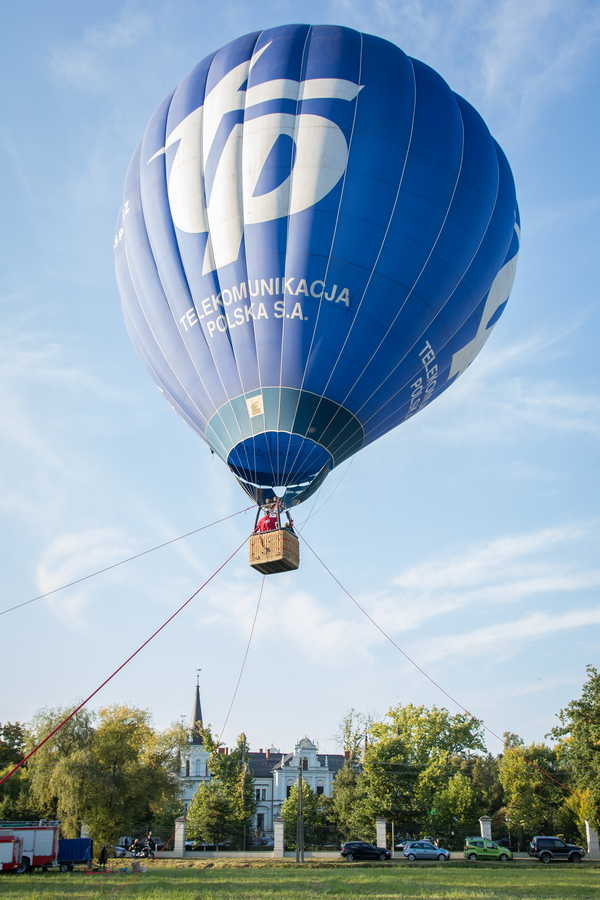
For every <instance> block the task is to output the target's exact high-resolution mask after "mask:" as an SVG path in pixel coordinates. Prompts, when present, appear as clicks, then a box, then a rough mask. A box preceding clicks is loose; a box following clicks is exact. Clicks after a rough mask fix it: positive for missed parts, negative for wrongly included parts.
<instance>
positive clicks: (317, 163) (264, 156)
mask: <svg viewBox="0 0 600 900" xmlns="http://www.w3.org/2000/svg"><path fill="white" fill-rule="evenodd" d="M269 46H270V43H269V44H266V45H265V46H264V47H261V49H260V50H258V51H257V52H256V53H255V54H254V56H253V57H252V58H250V59H247V60H245V61H244V62H242V63H241V64H240V65H238V66H236V67H235V68H233V69H231V71H229V72H228V73H227V74H226V75H225V76H224V77H223V78H222V79H221V80H220V81H219V82H218V83H217V84H216V85H215V86H214V87H213V88H212V89H211V91H210V92H209V93H208V94H207V95H206V97H205V100H204V104H203V105H202V106H200V107H198V108H197V109H195V110H193V112H191V113H190V114H189V115H188V116H186V117H185V118H184V119H183V120H182V121H181V122H180V123H179V124H178V125H177V126H176V127H175V128H174V129H173V130H172V131H171V132H170V134H169V135H168V137H167V140H166V143H165V146H164V147H161V148H160V150H158V151H157V152H156V153H155V154H154V155H153V156H152V157H151V158H150V159H149V160H148V164H150V163H152V161H153V160H155V159H156V158H157V157H159V156H161V155H162V154H164V153H165V152H166V151H167V149H168V148H169V147H171V146H173V145H175V144H176V145H177V149H176V151H175V154H174V156H173V160H172V163H171V168H170V171H169V175H168V195H169V205H170V208H171V216H172V218H173V222H174V223H175V225H176V226H177V228H178V229H179V230H180V231H184V232H187V233H188V234H207V235H208V240H207V243H206V248H205V251H204V258H203V263H202V274H203V275H207V274H209V273H210V272H212V271H214V270H215V269H220V268H222V267H223V266H226V265H228V264H229V263H232V262H235V260H236V259H237V258H238V256H239V253H240V245H241V241H242V237H243V233H244V226H245V225H251V224H257V223H259V222H269V221H272V220H274V219H279V218H282V217H284V216H288V215H293V214H294V213H298V212H302V211H303V210H305V209H309V208H310V207H311V206H314V205H315V204H316V203H318V202H319V200H321V199H322V198H323V197H325V196H326V195H327V194H328V193H329V192H330V191H331V190H332V189H333V188H334V187H335V186H336V184H337V183H338V182H339V180H340V178H341V177H342V176H343V174H344V172H345V170H346V165H347V162H348V144H347V142H346V138H345V135H344V133H343V132H342V130H341V128H340V127H339V126H338V125H337V124H336V123H335V122H333V121H332V120H331V119H328V118H326V117H325V116H321V115H317V114H315V113H313V112H311V113H304V112H297V113H296V114H290V113H287V112H262V111H261V109H259V108H257V107H258V106H259V104H264V103H267V102H269V101H274V100H292V101H295V102H296V104H297V108H298V109H299V108H300V103H301V101H303V100H318V99H339V100H345V101H351V100H354V99H355V98H356V96H357V95H358V93H359V91H360V90H361V89H362V87H363V85H359V84H355V83H354V82H352V81H346V80H344V79H341V78H310V79H307V80H305V81H300V82H299V81H294V80H292V79H285V78H279V79H274V80H272V81H264V82H262V83H260V84H255V85H252V86H250V87H245V85H246V81H247V79H248V76H249V73H250V72H251V70H252V68H253V66H254V65H255V64H256V62H257V61H258V59H260V57H261V56H262V55H263V53H265V52H266V51H267V50H268V48H269ZM255 108H256V109H255ZM242 109H243V110H244V121H243V122H237V123H235V124H233V125H232V126H231V129H230V131H229V133H228V134H227V137H226V139H225V143H224V144H223V146H222V149H221V152H220V155H218V162H217V163H216V168H215V169H214V175H213V176H212V178H211V181H210V185H209V184H208V179H207V178H206V176H205V172H206V166H207V161H208V159H209V156H210V157H211V158H213V157H214V153H215V149H214V148H215V141H216V139H217V132H219V134H222V128H221V123H222V122H223V117H224V116H226V115H227V113H231V112H233V111H235V110H242ZM282 136H285V137H287V138H288V139H291V141H292V142H293V150H291V151H290V167H289V173H288V174H287V175H286V176H285V177H284V178H283V180H282V181H280V183H279V184H277V185H276V186H273V187H271V188H270V189H267V190H265V191H263V190H261V181H262V179H261V175H262V173H263V170H264V168H265V164H266V162H267V160H268V159H269V156H270V155H271V153H272V151H273V149H274V147H275V144H276V142H277V141H278V140H279V139H280V138H281V137H282Z"/></svg>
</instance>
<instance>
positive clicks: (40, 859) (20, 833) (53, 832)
mask: <svg viewBox="0 0 600 900" xmlns="http://www.w3.org/2000/svg"><path fill="white" fill-rule="evenodd" d="M59 827H60V822H48V821H46V820H44V819H42V820H41V821H39V822H0V841H2V839H3V838H8V839H9V841H10V840H11V839H12V840H14V839H15V838H19V840H20V841H21V844H22V849H21V861H20V863H19V865H18V867H17V869H18V871H19V872H27V871H29V869H36V868H42V867H45V866H53V865H55V864H56V858H57V856H58V830H59ZM3 843H5V842H3Z"/></svg>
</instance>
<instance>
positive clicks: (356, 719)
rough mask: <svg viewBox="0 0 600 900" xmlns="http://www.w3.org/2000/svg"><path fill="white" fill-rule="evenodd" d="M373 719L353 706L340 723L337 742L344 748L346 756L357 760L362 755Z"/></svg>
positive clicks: (354, 760)
mask: <svg viewBox="0 0 600 900" xmlns="http://www.w3.org/2000/svg"><path fill="white" fill-rule="evenodd" d="M371 721H372V720H371V719H370V718H369V717H368V716H365V715H364V714H363V713H360V712H357V711H356V710H355V709H354V708H351V709H349V710H348V712H347V713H346V715H345V716H344V717H343V719H342V721H341V723H340V727H339V729H338V733H337V735H336V737H337V742H338V744H339V745H340V746H341V747H342V748H343V750H344V755H345V756H346V758H347V759H349V760H351V761H352V762H357V761H358V760H360V759H361V757H362V753H363V747H364V743H365V739H366V736H367V733H368V730H369V726H370V725H371Z"/></svg>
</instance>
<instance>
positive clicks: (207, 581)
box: [0, 538, 246, 785]
mask: <svg viewBox="0 0 600 900" xmlns="http://www.w3.org/2000/svg"><path fill="white" fill-rule="evenodd" d="M245 543H246V538H244V540H243V541H242V542H241V543H240V544H238V545H237V547H236V548H235V550H232V552H231V553H230V554H229V556H227V558H226V559H225V560H224V561H223V562H222V563H221V565H220V566H218V567H217V568H216V569H215V570H214V572H213V573H212V574H211V575H209V576H208V578H206V579H205V581H203V582H202V584H201V585H200V587H198V588H196V590H195V591H194V593H193V594H190V596H189V597H188V598H187V600H184V602H183V603H182V604H181V606H178V607H177V609H176V610H175V611H174V612H172V613H171V615H170V616H169V617H168V619H165V621H164V622H163V623H162V625H159V626H158V628H157V629H156V630H155V631H153V632H152V634H151V635H150V636H149V637H147V638H146V640H145V641H143V643H141V644H140V645H139V647H137V649H136V650H134V651H133V653H130V654H129V656H128V657H127V659H125V660H124V661H123V662H122V663H121V664H120V665H119V666H117V668H116V669H115V670H114V671H113V672H111V674H110V675H109V676H108V677H107V678H105V679H104V681H103V682H102V683H101V684H99V685H98V687H97V688H95V689H94V690H93V691H92V693H91V694H88V696H87V697H86V698H85V700H82V701H81V703H79V704H78V705H77V706H76V707H75V708H74V709H73V710H71V712H70V713H69V714H68V715H67V716H65V718H64V719H62V721H60V722H59V723H58V725H56V726H55V727H54V728H53V729H52V731H50V732H49V733H48V734H47V735H46V737H45V738H43V739H42V740H41V741H40V742H39V743H37V744H36V745H35V747H33V749H32V750H30V751H29V753H27V754H26V755H25V756H24V757H23V759H21V760H19V762H18V763H17V764H16V765H15V766H13V768H12V769H11V770H10V771H9V772H7V774H6V775H4V776H3V778H0V785H3V784H4V782H5V781H8V779H9V778H12V776H13V775H14V774H15V772H18V771H19V769H20V768H21V767H22V766H23V765H25V763H26V762H27V760H28V759H31V757H32V756H33V755H34V754H35V753H37V752H38V750H41V748H42V747H43V746H44V744H46V743H47V742H48V741H49V740H50V738H52V737H54V735H55V734H56V733H57V732H58V731H60V729H61V728H63V727H64V726H65V725H66V724H67V722H69V721H70V720H71V719H72V718H73V716H74V715H75V714H76V713H78V712H79V710H80V709H83V707H84V706H85V705H86V703H89V702H90V700H91V699H92V698H93V697H95V696H96V694H98V693H99V692H100V691H101V690H102V688H103V687H105V685H107V684H108V682H109V681H111V680H112V679H113V678H114V677H115V675H118V673H119V672H120V671H121V670H122V669H124V668H125V666H126V665H127V664H128V663H130V662H131V660H132V659H133V658H134V657H136V656H137V655H138V653H140V651H142V650H143V649H144V647H146V646H147V645H148V644H149V643H150V641H152V640H153V639H154V638H155V637H156V636H157V635H158V634H160V632H161V631H162V630H163V629H164V628H166V627H167V625H168V624H169V623H170V622H172V621H173V619H174V618H175V616H178V615H179V613H180V612H181V611H182V610H183V609H185V607H186V606H188V604H189V603H191V602H192V600H193V599H194V598H195V597H197V596H198V594H199V593H200V591H201V590H203V588H205V587H206V585H207V584H210V582H211V581H212V580H213V578H215V576H216V575H218V574H219V572H221V570H222V569H224V568H225V566H226V565H227V563H229V562H231V560H232V559H233V557H234V556H235V555H236V554H237V553H238V552H239V551H240V550H241V548H242V547H243V545H244V544H245Z"/></svg>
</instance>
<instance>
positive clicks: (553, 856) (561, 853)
mask: <svg viewBox="0 0 600 900" xmlns="http://www.w3.org/2000/svg"><path fill="white" fill-rule="evenodd" d="M529 855H530V856H535V857H537V859H539V861H540V862H543V863H550V862H552V861H553V860H559V859H563V860H565V861H566V862H573V863H575V862H581V860H582V859H583V857H584V856H585V850H584V849H583V847H578V846H577V845H576V844H566V843H565V842H564V841H562V840H561V839H560V838H557V837H547V836H546V835H539V834H538V835H536V836H535V837H534V838H532V839H531V843H530V844H529Z"/></svg>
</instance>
